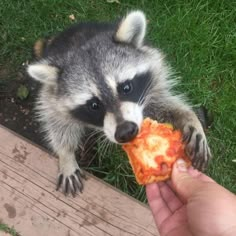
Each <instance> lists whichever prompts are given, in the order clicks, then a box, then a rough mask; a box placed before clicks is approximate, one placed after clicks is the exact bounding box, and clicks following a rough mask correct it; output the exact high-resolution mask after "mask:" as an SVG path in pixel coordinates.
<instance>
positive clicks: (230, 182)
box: [0, 0, 236, 201]
mask: <svg viewBox="0 0 236 236" xmlns="http://www.w3.org/2000/svg"><path fill="white" fill-rule="evenodd" d="M131 9H142V10H143V11H144V12H145V13H146V15H147V19H148V22H149V23H148V33H147V39H148V40H149V41H150V42H152V45H154V46H156V47H159V48H161V49H162V50H163V51H164V52H165V53H166V55H167V59H168V60H169V62H170V64H171V65H172V67H173V68H174V71H175V72H176V75H177V76H180V77H181V81H182V83H181V84H180V85H179V86H178V87H177V90H178V91H180V92H185V93H186V95H187V97H188V98H189V101H191V103H192V104H194V105H197V106H199V105H203V106H205V107H206V108H207V109H208V111H209V113H211V115H212V117H213V123H212V125H211V127H210V128H209V129H208V131H207V136H208V139H209V143H210V146H211V149H212V153H213V157H214V158H213V159H212V161H211V164H210V167H209V169H208V171H207V173H208V175H209V176H211V177H212V178H213V179H215V180H216V181H217V182H219V183H220V184H222V185H223V186H225V187H226V188H228V189H229V190H231V191H233V192H234V193H236V163H235V162H233V159H236V155H235V153H236V135H235V133H236V121H235V117H236V104H235V99H236V95H235V94H236V72H235V69H236V46H235V45H236V29H235V22H236V1H228V0H208V1H206V0H204V1H203V0H200V1H199V0H176V1H173V0H142V1H135V0H126V1H124V0H120V3H116V2H114V3H108V2H107V1H106V0H84V1H82V0H71V1H64V0H28V1H26V0H15V1H9V0H1V1H0V26H1V34H0V42H1V49H0V69H1V70H3V69H4V68H7V69H8V71H9V72H10V74H11V76H6V75H5V76H4V77H3V76H1V78H0V92H1V88H2V87H7V86H10V83H11V81H12V80H14V75H15V74H16V73H17V71H18V70H19V69H20V68H21V67H22V63H23V62H26V61H29V60H31V59H32V55H31V54H32V46H33V43H34V42H35V40H37V39H38V38H39V37H42V36H46V35H49V34H51V33H54V32H57V31H60V30H63V29H64V28H65V27H66V26H68V25H71V24H72V23H74V22H75V21H78V22H80V21H88V20H98V21H109V20H114V19H116V17H118V16H122V15H124V14H125V13H126V12H127V11H128V10H131ZM71 14H73V15H74V17H75V19H76V20H75V21H74V20H72V19H71V18H70V17H69V16H70V15H71ZM0 75H1V73H0ZM0 98H1V97H0ZM97 149H98V155H99V157H98V159H97V161H96V162H94V163H93V164H92V165H91V166H90V167H89V168H88V170H90V171H93V173H95V174H97V175H98V176H100V177H101V178H103V179H104V180H105V181H107V182H109V183H111V184H112V185H114V186H116V187H118V188H120V189H122V190H123V191H125V192H127V193H129V194H130V195H132V196H134V197H136V198H138V199H140V200H142V201H145V193H144V189H143V188H140V187H137V185H136V184H135V181H134V178H133V176H132V172H131V170H130V167H129V165H128V162H127V158H125V157H124V155H123V152H122V151H121V150H120V148H118V147H114V146H111V145H110V146H107V145H106V143H104V142H102V143H101V144H100V145H99V146H98V147H97Z"/></svg>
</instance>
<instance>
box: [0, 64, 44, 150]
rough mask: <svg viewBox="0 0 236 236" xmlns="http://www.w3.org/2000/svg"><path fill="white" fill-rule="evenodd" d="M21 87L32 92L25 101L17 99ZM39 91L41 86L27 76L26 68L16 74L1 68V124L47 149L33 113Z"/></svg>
mask: <svg viewBox="0 0 236 236" xmlns="http://www.w3.org/2000/svg"><path fill="white" fill-rule="evenodd" d="M20 85H25V86H26V87H27V88H28V90H29V91H30V93H29V96H28V98H27V99H25V100H20V99H19V98H17V95H16V94H17V89H18V88H19V86H20ZM38 89H39V85H38V84H37V83H36V82H35V81H33V80H32V79H30V78H29V77H28V76H27V75H26V73H25V71H24V68H22V70H21V71H19V72H18V73H16V74H15V73H11V72H10V71H9V70H8V69H7V68H6V67H5V68H3V67H0V124H1V125H4V126H6V127H7V128H9V129H11V130H13V131H15V132H17V133H19V134H21V135H22V136H24V137H26V138H28V139H30V140H31V141H33V142H35V143H37V144H39V145H42V146H44V147H45V146H46V145H45V144H44V143H43V140H42V136H41V135H40V133H39V124H38V122H36V121H35V119H34V112H33V106H34V102H35V97H36V94H37V91H38Z"/></svg>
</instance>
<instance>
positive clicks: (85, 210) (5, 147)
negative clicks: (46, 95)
mask: <svg viewBox="0 0 236 236" xmlns="http://www.w3.org/2000/svg"><path fill="white" fill-rule="evenodd" d="M56 175H57V159H56V158H54V157H52V156H50V155H49V154H48V153H46V152H45V151H43V150H42V149H40V148H39V147H36V146H35V145H33V144H31V143H30V142H29V141H27V140H25V139H23V138H21V137H19V136H17V135H16V134H14V133H13V132H11V131H9V130H7V129H6V128H4V127H2V126H0V222H1V221H2V222H4V223H6V224H8V225H9V226H14V228H15V229H16V231H18V232H19V233H20V234H21V235H22V236H41V235H42V236H51V235H52V236H54V235H56V236H73V235H86V236H89V235H96V236H99V235H114V236H118V235H121V236H123V235H137V236H142V235H143V236H150V235H155V236H156V235H159V234H158V232H157V230H156V226H155V223H154V221H153V218H152V215H151V212H150V210H149V209H148V208H147V207H146V206H145V205H143V204H141V203H139V202H138V201H136V200H135V199H133V198H131V197H129V196H127V195H125V194H124V193H121V192H120V191H118V190H116V189H114V188H113V187H111V186H110V185H108V184H106V183H104V182H102V181H101V180H98V179H97V178H95V177H93V176H91V175H89V176H88V180H87V181H86V183H85V189H84V193H83V194H82V195H79V196H77V197H75V198H73V197H65V196H64V195H63V194H62V193H60V192H57V191H55V182H56Z"/></svg>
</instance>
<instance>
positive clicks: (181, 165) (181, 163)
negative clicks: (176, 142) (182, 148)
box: [176, 159, 187, 172]
mask: <svg viewBox="0 0 236 236" xmlns="http://www.w3.org/2000/svg"><path fill="white" fill-rule="evenodd" d="M176 164H177V169H178V171H180V172H187V164H186V162H185V161H184V160H183V159H178V160H177V161H176Z"/></svg>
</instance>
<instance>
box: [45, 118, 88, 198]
mask: <svg viewBox="0 0 236 236" xmlns="http://www.w3.org/2000/svg"><path fill="white" fill-rule="evenodd" d="M54 124H57V123H54ZM49 127H50V128H49ZM49 127H46V130H48V135H49V140H50V144H51V147H52V148H53V150H54V152H55V153H56V154H57V156H58V157H59V174H58V179H57V188H56V189H57V190H58V189H59V188H62V191H63V192H64V193H65V194H68V193H71V194H72V195H73V196H74V195H75V193H76V192H77V191H80V192H82V190H83V181H82V179H83V178H85V175H84V173H83V171H82V170H81V169H80V167H79V165H78V163H77V161H76V158H75V151H76V149H77V147H78V144H79V141H80V139H81V135H82V132H81V129H80V127H79V126H77V125H73V124H65V123H63V124H61V123H59V125H58V124H57V125H54V126H52V123H51V125H50V126H49Z"/></svg>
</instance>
